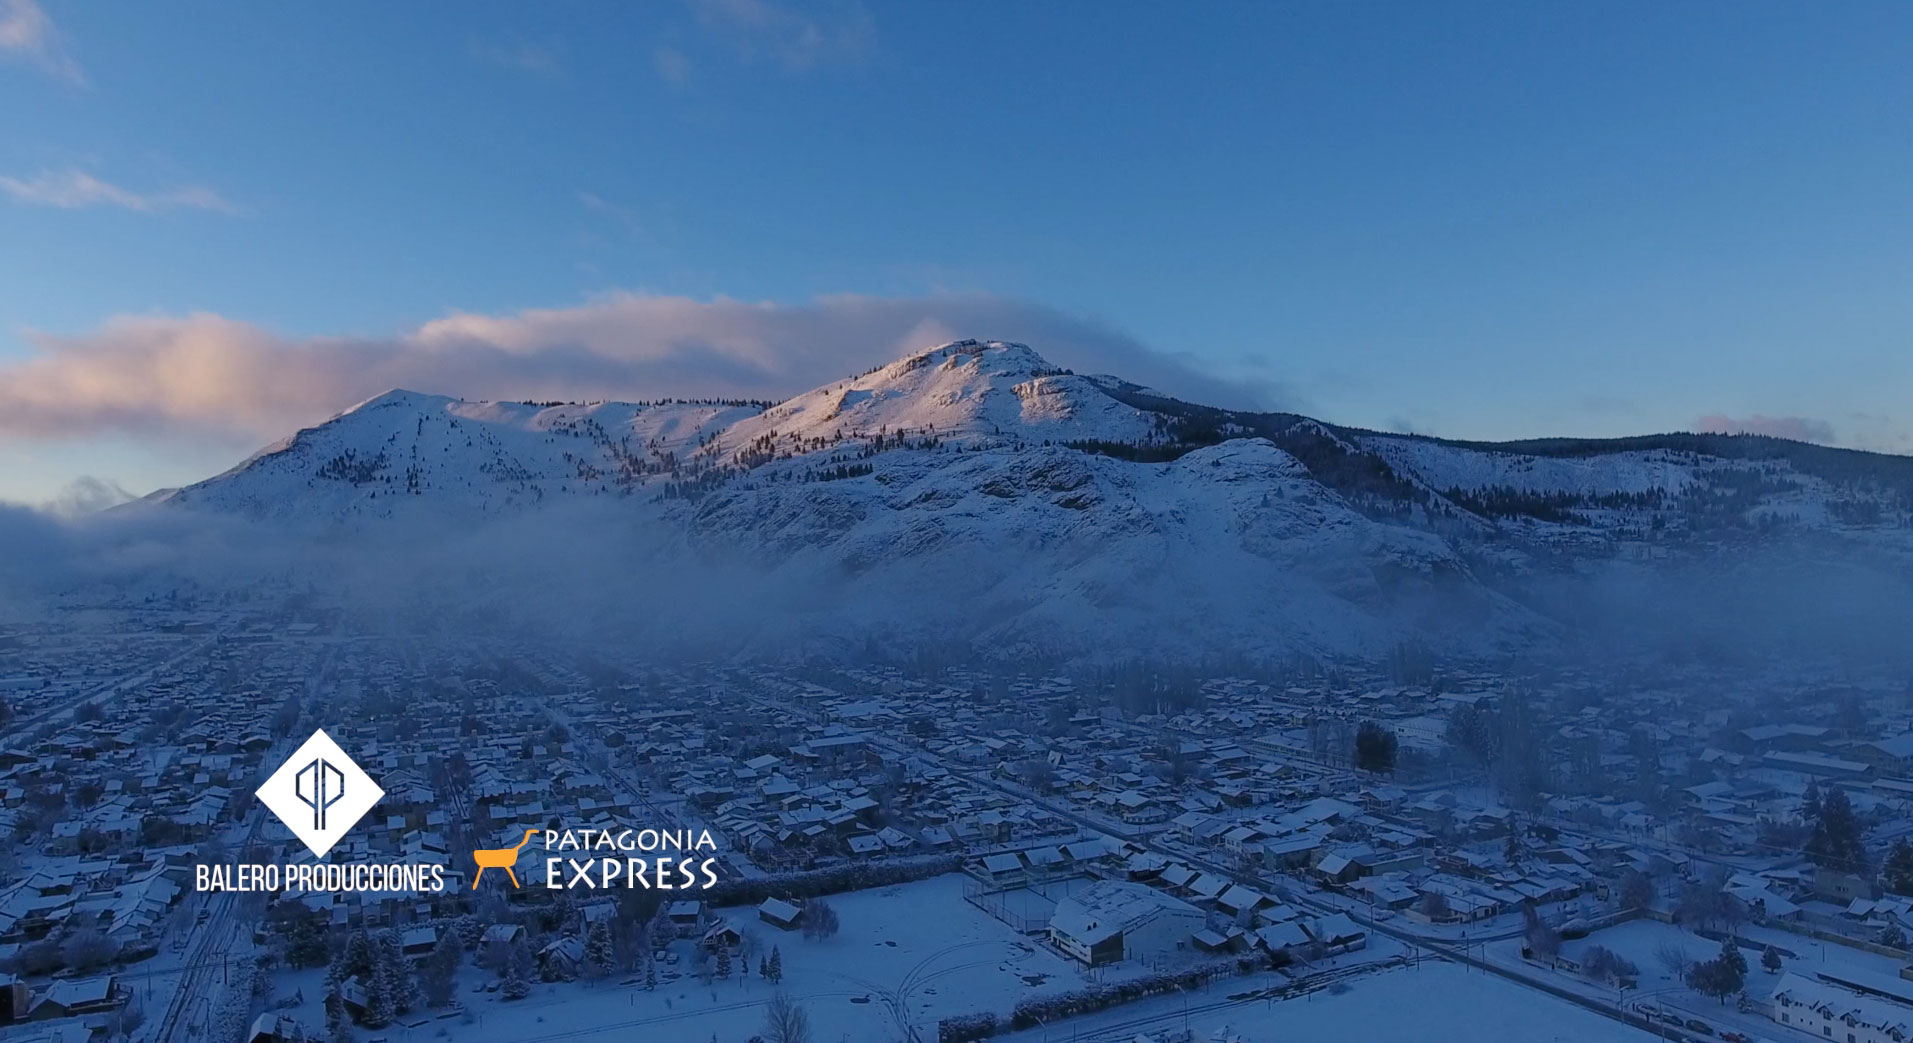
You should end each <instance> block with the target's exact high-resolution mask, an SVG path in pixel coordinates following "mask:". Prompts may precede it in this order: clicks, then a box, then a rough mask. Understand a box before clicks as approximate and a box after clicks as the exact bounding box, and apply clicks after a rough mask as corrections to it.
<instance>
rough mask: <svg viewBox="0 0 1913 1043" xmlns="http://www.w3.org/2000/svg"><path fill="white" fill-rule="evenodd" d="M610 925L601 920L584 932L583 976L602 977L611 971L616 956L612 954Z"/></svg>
mask: <svg viewBox="0 0 1913 1043" xmlns="http://www.w3.org/2000/svg"><path fill="white" fill-rule="evenodd" d="M611 949H612V946H611V926H610V925H609V924H607V923H605V922H604V921H603V920H600V921H598V922H597V923H594V924H592V925H591V929H590V930H588V931H586V932H585V955H584V967H583V971H584V976H585V977H587V978H602V977H604V976H605V975H607V974H610V973H611V966H612V964H613V962H614V961H615V959H616V957H615V956H614V955H613V954H612V951H611Z"/></svg>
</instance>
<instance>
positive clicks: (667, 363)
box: [0, 0, 1913, 501]
mask: <svg viewBox="0 0 1913 1043" xmlns="http://www.w3.org/2000/svg"><path fill="white" fill-rule="evenodd" d="M1909 44H1913V6H1908V5H1904V4H1872V5H1869V4H1861V3H1850V4H1842V5H1839V6H1837V7H1832V8H1826V7H1816V6H1810V5H1802V4H1760V3H1734V4H1727V3H1719V4H1705V3H1695V4H1681V5H1665V4H1640V5H1629V4H1601V5H1568V4H1531V5H1514V4H1465V3H1463V4H1441V5H1434V4H1360V3H1357V4H1339V5H1328V4H1276V3H1253V4H1223V3H1214V4H1195V5H1181V6H1177V7H1174V8H1171V7H1165V6H1163V5H1160V4H1134V5H1124V4H1117V3H1107V2H1104V3H1094V4H1065V3H1047V4H1027V3H1003V4H991V3H966V4H895V5H880V4H870V5H859V4H855V3H848V2H829V3H818V4H800V3H794V2H785V0H688V2H682V3H680V2H676V0H660V2H657V3H646V4H609V3H599V4H588V3H549V4H479V3H458V4H449V3H447V4H428V3H416V4H398V5H391V4H370V3H365V4H355V3H333V4H327V5H323V6H321V7H311V6H304V7H301V6H298V5H265V4H236V3H226V4H210V3H172V4H132V5H128V4H105V3H78V2H75V3H68V2H62V0H0V98H3V99H4V104H0V498H12V499H21V500H29V501H37V500H45V499H48V498H49V497H51V496H53V495H54V494H55V493H56V492H57V491H58V490H59V489H60V488H61V487H63V486H64V485H65V484H66V483H67V482H69V481H70V480H72V479H73V478H75V477H76V476H79V475H94V476H98V477H100V478H104V479H108V480H110V481H113V482H117V483H119V484H121V485H124V486H125V487H127V488H129V489H132V490H133V491H135V492H143V491H145V490H147V489H150V488H154V487H158V486H162V485H168V484H175V483H178V482H183V481H189V480H193V479H195V478H198V477H204V476H205V475H207V474H209V473H211V472H212V471H214V470H217V469H219V468H221V467H224V466H227V465H229V464H230V463H232V462H234V461H235V460H237V459H238V458H239V457H240V456H243V455H244V453H245V452H246V451H247V450H249V449H250V448H252V447H255V446H256V445H258V444H261V443H263V442H264V441H266V440H268V439H269V438H270V437H272V436H273V435H276V434H277V433H280V432H283V431H285V430H289V429H290V428H292V427H296V426H298V425H300V424H305V423H311V422H313V421H314V420H316V419H320V418H322V417H323V416H325V415H327V414H328V413H330V412H332V411H336V410H337V409H339V408H343V407H344V406H347V405H350V404H351V402H352V401H355V400H356V399H357V398H358V397H364V396H363V395H362V394H360V392H361V391H363V390H365V387H366V386H367V382H368V381H375V380H377V379H387V378H389V379H400V378H403V379H405V380H406V381H407V382H409V383H426V384H435V385H437V386H425V387H420V388H419V390H427V391H445V392H449V393H459V394H484V393H495V394H512V395H514V396H516V395H517V394H519V393H520V392H519V390H518V389H519V387H521V386H523V387H524V391H523V392H522V393H524V394H531V393H534V392H544V391H558V392H566V393H576V394H579V395H593V393H594V392H595V393H602V394H645V393H650V394H653V395H656V394H667V393H703V392H708V391H712V390H722V389H724V388H725V387H728V386H731V384H735V386H736V387H737V388H738V389H739V390H742V391H749V392H752V393H770V392H771V391H774V390H776V389H778V388H779V387H781V389H782V391H784V392H787V393H788V392H796V391H800V390H803V389H804V388H805V387H808V386H809V385H810V384H811V383H815V382H817V381H820V380H823V379H829V378H830V377H833V376H836V375H839V373H840V372H842V371H847V370H852V369H861V368H864V367H865V366H867V365H869V364H874V363H876V362H879V361H882V360H883V359H884V358H886V357H888V356H889V355H891V354H894V353H895V352H896V351H898V350H901V347H902V346H907V342H908V340H909V339H910V338H912V337H917V336H925V335H928V334H930V333H931V332H948V333H950V334H951V335H964V336H968V335H976V336H986V337H989V336H1009V337H1023V338H1027V339H1031V340H1032V341H1033V342H1034V343H1035V344H1036V346H1037V347H1038V349H1039V350H1052V349H1051V345H1050V344H1047V343H1045V342H1044V341H1043V340H1042V339H1039V337H1038V335H1039V334H1041V335H1045V336H1046V337H1047V338H1048V339H1049V340H1051V341H1054V342H1055V343H1057V344H1061V345H1062V346H1063V347H1062V348H1061V349H1060V354H1061V355H1063V356H1064V358H1062V359H1061V360H1062V361H1066V362H1069V363H1071V364H1077V365H1082V366H1090V367H1093V368H1099V369H1110V370H1115V371H1117V372H1123V373H1124V374H1125V375H1130V373H1129V371H1132V370H1136V371H1140V372H1141V375H1142V376H1145V377H1149V378H1151V379H1152V380H1154V381H1155V382H1158V383H1161V384H1163V385H1165V386H1167V387H1168V388H1169V389H1170V390H1185V391H1187V392H1189V393H1191V394H1194V393H1196V392H1198V391H1200V392H1214V393H1215V394H1217V395H1220V396H1225V397H1226V396H1228V395H1229V394H1231V393H1232V392H1230V391H1228V390H1226V389H1225V390H1222V391H1217V390H1216V389H1217V388H1218V387H1222V386H1224V385H1235V386H1236V388H1237V390H1236V391H1235V392H1234V394H1235V395H1236V397H1237V398H1238V400H1239V401H1243V402H1257V403H1263V404H1268V405H1273V406H1281V407H1286V408H1295V409H1299V410H1301V411H1304V412H1309V413H1312V414H1314V415H1318V416H1321V417H1323V418H1324V419H1329V420H1334V421H1339V422H1343V423H1351V424H1359V425H1364V426H1371V427H1378V428H1396V429H1413V430H1421V431H1428V432H1433V433H1441V434H1448V435H1454V436H1459V437H1478V438H1511V437H1522V436H1532V435H1544V434H1572V435H1612V434H1625V433H1638V432H1642V431H1658V430H1670V429H1691V428H1695V427H1698V426H1715V427H1719V426H1728V427H1736V426H1746V427H1752V428H1756V429H1763V430H1773V431H1780V432H1782V433H1795V434H1799V435H1804V436H1807V437H1811V438H1814V439H1817V440H1822V441H1832V442H1835V443H1838V444H1847V445H1856V446H1861V447H1866V448H1875V449H1884V450H1889V451H1898V452H1913V402H1909V401H1908V398H1907V392H1906V389H1907V388H1908V387H1913V332H1910V331H1913V293H1909V292H1908V286H1909V284H1910V283H1913V115H1910V114H1913V72H1909V69H1908V67H1909V63H1908V62H1907V61H1906V57H1905V56H1906V53H1907V48H1908V46H1909ZM735 302H748V306H746V305H739V304H736V303H735ZM660 330H665V331H668V335H667V334H666V333H663V332H659V331H660ZM453 342H455V343H456V344H457V345H458V346H459V350H458V351H453V352H448V351H447V350H446V349H445V348H444V345H445V344H447V343H453ZM634 345H635V346H634ZM1053 353H1055V352H1053ZM473 359H479V360H481V361H479V362H473V361H472V360H473ZM501 359H503V360H505V361H504V362H500V361H499V360H501ZM366 360H372V361H371V362H367V361H366ZM483 360H490V362H485V361H483ZM581 360H582V361H581ZM282 362H283V365H282V364H281V363H282ZM492 363H497V364H496V365H493V364H492ZM813 378H814V379H813ZM727 381H729V382H731V384H727V383H726V382H727ZM527 385H535V386H527ZM374 390H376V389H374ZM593 397H600V396H599V395H593Z"/></svg>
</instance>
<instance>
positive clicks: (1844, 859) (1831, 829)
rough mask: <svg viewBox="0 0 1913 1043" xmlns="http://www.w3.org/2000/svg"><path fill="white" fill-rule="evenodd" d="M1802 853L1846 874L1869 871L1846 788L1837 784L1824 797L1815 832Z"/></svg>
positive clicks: (1828, 867)
mask: <svg viewBox="0 0 1913 1043" xmlns="http://www.w3.org/2000/svg"><path fill="white" fill-rule="evenodd" d="M1803 853H1804V854H1805V855H1806V856H1807V858H1808V860H1809V861H1811V862H1813V864H1814V865H1817V866H1820V867H1821V868H1823V869H1833V870H1837V871H1840V872H1846V873H1863V872H1865V871H1866V867H1867V855H1866V843H1865V840H1864V837H1863V836H1862V830H1861V827H1860V820H1859V817H1858V816H1856V815H1854V813H1853V804H1852V802H1851V801H1849V800H1848V799H1847V792H1846V790H1843V789H1841V788H1840V787H1838V786H1835V787H1833V788H1832V789H1831V790H1830V791H1829V792H1828V793H1827V794H1826V795H1825V796H1824V797H1823V798H1822V799H1821V801H1820V815H1819V818H1818V819H1817V821H1816V822H1815V824H1814V827H1813V833H1812V834H1811V835H1809V836H1808V837H1807V845H1806V849H1805V851H1804V852H1803Z"/></svg>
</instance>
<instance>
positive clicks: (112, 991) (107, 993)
mask: <svg viewBox="0 0 1913 1043" xmlns="http://www.w3.org/2000/svg"><path fill="white" fill-rule="evenodd" d="M122 998H123V997H122V996H121V994H120V990H119V987H118V979H116V978H114V977H113V976H112V975H110V974H109V975H105V976H103V977H98V978H84V979H80V980H77V981H73V980H68V981H55V982H54V983H53V984H51V985H48V986H47V990H46V992H44V993H42V994H41V995H40V998H39V1000H38V1001H37V1002H35V1003H34V1004H33V1007H32V1009H31V1010H29V1011H28V1013H27V1016H28V1017H29V1018H31V1019H33V1020H35V1021H41V1020H45V1019H47V1018H77V1017H82V1016H84V1015H87V1014H101V1013H105V1012H106V1011H110V1010H112V1009H113V1008H115V1007H117V1006H119V1004H120V1000H121V999H122Z"/></svg>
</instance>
